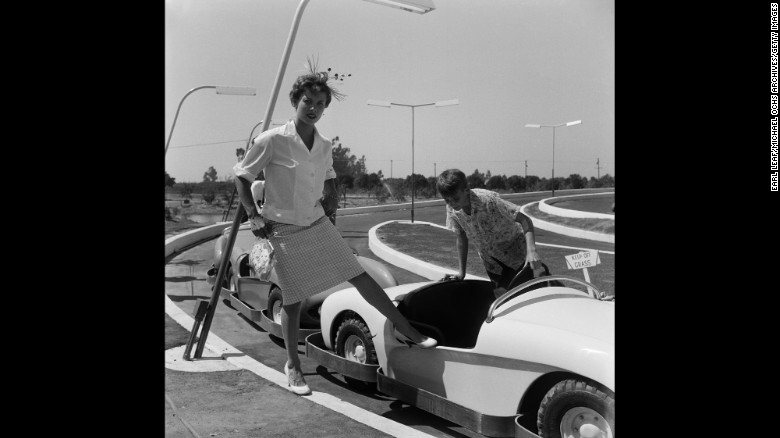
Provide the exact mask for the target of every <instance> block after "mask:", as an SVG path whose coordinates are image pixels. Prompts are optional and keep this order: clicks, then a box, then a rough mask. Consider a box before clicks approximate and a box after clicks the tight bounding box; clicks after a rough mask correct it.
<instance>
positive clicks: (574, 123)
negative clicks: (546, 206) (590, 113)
mask: <svg viewBox="0 0 780 438" xmlns="http://www.w3.org/2000/svg"><path fill="white" fill-rule="evenodd" d="M580 123H582V120H575V121H573V122H566V123H559V124H557V125H536V124H528V125H525V127H526V128H552V130H553V143H552V197H553V198H554V197H555V128H560V127H562V126H572V125H579V124H580Z"/></svg>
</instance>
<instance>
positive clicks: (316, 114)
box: [233, 69, 436, 395]
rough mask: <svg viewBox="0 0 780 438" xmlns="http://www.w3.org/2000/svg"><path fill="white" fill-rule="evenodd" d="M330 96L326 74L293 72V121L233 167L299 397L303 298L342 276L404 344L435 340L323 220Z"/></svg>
mask: <svg viewBox="0 0 780 438" xmlns="http://www.w3.org/2000/svg"><path fill="white" fill-rule="evenodd" d="M313 70H315V69H313ZM332 97H336V98H337V99H340V98H341V97H342V95H341V94H340V93H339V92H338V91H336V90H335V89H333V88H332V87H330V86H329V85H328V74H327V73H325V72H319V73H318V72H314V71H312V73H310V74H306V75H302V76H300V77H298V79H297V80H296V81H295V83H294V84H293V87H292V90H291V91H290V103H291V104H292V106H293V107H294V108H295V112H296V113H295V119H293V120H290V121H289V122H287V124H286V125H284V126H280V127H278V128H274V129H270V130H268V131H265V132H263V133H262V134H260V135H259V136H257V137H256V138H255V139H254V140H253V147H252V148H251V149H250V150H249V151H248V152H247V154H246V156H245V157H244V159H243V161H241V162H240V163H238V164H236V165H235V166H234V167H233V171H234V173H235V175H236V176H237V177H238V178H236V187H237V190H238V194H239V197H240V199H241V203H242V204H243V206H244V208H245V209H246V212H247V214H248V216H249V218H250V222H251V229H252V232H253V233H254V234H255V235H256V236H259V237H263V238H268V240H269V241H270V242H271V244H272V245H273V247H274V257H275V265H274V266H275V269H276V274H277V277H278V282H279V286H280V287H281V290H282V295H283V299H282V301H283V305H282V335H283V337H284V343H285V347H286V349H287V362H286V363H285V365H284V373H285V375H286V376H287V381H288V386H289V387H290V389H291V390H292V391H293V392H294V393H296V394H299V395H304V394H308V393H309V392H311V391H310V389H309V386H308V385H307V384H306V381H305V380H304V378H303V373H302V371H301V362H300V359H299V357H298V327H299V320H300V315H299V313H300V306H301V301H303V300H304V299H306V298H308V297H310V296H312V295H314V294H316V293H319V292H322V291H323V290H326V289H328V288H330V287H333V286H335V285H337V284H339V283H342V282H344V281H349V282H350V283H351V284H352V285H353V286H355V288H357V290H358V291H359V292H360V295H361V296H362V297H363V298H364V299H365V300H366V301H367V302H368V303H369V304H371V305H372V306H374V307H375V308H376V309H377V310H378V311H380V312H381V313H382V314H383V315H385V316H386V317H387V318H388V319H389V320H390V321H391V322H392V323H393V324H394V325H395V326H396V328H397V330H398V332H399V333H400V334H402V335H403V336H406V338H407V339H405V340H403V342H407V343H409V344H414V345H417V346H419V347H422V348H431V347H434V346H435V345H436V340H435V339H433V338H429V337H426V336H423V335H422V334H421V333H420V332H419V331H417V330H416V329H415V328H414V327H412V325H411V324H410V323H409V321H408V320H407V319H406V318H404V317H403V315H401V313H400V312H399V311H398V309H396V307H395V306H394V305H393V303H392V301H390V298H388V296H387V295H386V294H385V292H384V290H382V288H381V287H380V286H379V285H378V284H377V283H376V281H374V279H373V278H371V277H370V276H369V275H368V274H367V273H366V272H365V270H363V268H362V266H361V265H360V263H358V261H357V260H356V259H355V256H354V255H353V254H352V251H351V250H350V248H349V246H348V245H347V244H346V243H345V242H344V240H343V239H342V238H341V235H340V234H339V232H338V230H337V229H336V227H335V226H334V225H333V224H332V223H331V221H330V220H328V216H330V215H332V214H333V213H335V211H336V209H337V208H338V194H337V192H336V184H335V178H336V173H335V172H334V171H333V167H332V166H333V156H332V153H331V148H332V145H331V143H330V141H328V140H326V139H325V138H324V137H323V136H321V135H320V133H319V132H318V131H317V129H316V128H315V124H316V123H317V122H318V121H319V120H320V118H321V117H322V115H323V111H324V110H325V108H327V107H328V106H329V105H330V101H331V98H332ZM260 171H264V173H265V204H264V205H263V216H262V217H261V216H260V214H259V212H258V211H257V208H256V207H255V204H254V202H253V199H252V195H251V190H250V187H251V183H252V181H254V179H255V178H256V176H257V175H258V174H259V173H260ZM323 193H324V196H323Z"/></svg>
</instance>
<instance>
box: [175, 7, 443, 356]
mask: <svg viewBox="0 0 780 438" xmlns="http://www.w3.org/2000/svg"><path fill="white" fill-rule="evenodd" d="M365 1H370V2H372V3H378V4H381V5H385V6H390V7H393V8H399V9H403V10H405V11H409V12H414V13H417V14H425V13H427V12H430V11H432V10H434V9H435V7H434V5H433V1H432V0H365ZM308 3H309V0H301V2H300V3H299V4H298V9H296V11H295V16H294V17H293V22H292V25H291V26H290V33H289V34H288V36H287V43H285V46H284V51H283V52H282V60H281V62H280V63H279V70H278V71H277V72H276V79H275V80H274V86H273V89H272V91H271V98H270V99H269V100H268V106H267V107H266V110H265V117H263V122H262V123H263V129H262V130H261V131H260V132H265V131H266V130H268V126H269V125H270V123H271V117H272V116H273V110H274V106H275V105H276V98H277V97H278V96H279V88H280V87H281V85H282V78H283V77H284V71H285V70H286V69H287V61H288V60H289V59H290V52H291V51H292V46H293V42H294V41H295V34H296V33H297V32H298V24H299V23H300V22H301V16H302V15H303V10H304V9H305V8H306V4H308ZM243 212H244V205H243V204H241V203H240V202H239V203H238V208H237V209H236V217H235V219H233V226H232V227H231V229H230V237H229V238H228V241H227V243H226V244H225V248H224V249H223V251H222V254H223V257H222V260H220V263H219V269H218V270H217V277H216V278H215V279H214V289H213V291H212V293H211V301H210V302H209V307H208V310H207V311H206V314H205V315H204V320H203V328H202V329H201V335H200V338H199V339H198V346H197V348H196V349H195V355H194V356H195V358H200V357H201V355H202V354H203V348H204V347H205V346H206V338H207V337H208V333H209V329H210V328H211V321H212V319H213V318H214V311H215V310H216V307H217V303H218V302H219V297H220V294H221V292H222V291H221V289H222V281H223V279H224V278H225V272H226V270H227V265H228V261H229V259H230V257H229V256H228V255H229V254H230V252H231V251H233V244H235V242H236V235H237V234H238V227H239V226H240V225H241V216H242V215H243ZM196 324H197V322H196ZM192 342H194V340H192V339H191V340H190V342H188V343H187V347H186V348H185V350H184V360H190V358H189V354H190V350H191V349H192Z"/></svg>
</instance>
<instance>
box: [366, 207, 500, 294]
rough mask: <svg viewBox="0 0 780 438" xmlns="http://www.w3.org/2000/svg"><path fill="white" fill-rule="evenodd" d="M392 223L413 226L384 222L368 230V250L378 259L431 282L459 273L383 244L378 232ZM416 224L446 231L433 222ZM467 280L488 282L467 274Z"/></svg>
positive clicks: (404, 222)
mask: <svg viewBox="0 0 780 438" xmlns="http://www.w3.org/2000/svg"><path fill="white" fill-rule="evenodd" d="M391 222H398V223H401V224H410V225H411V224H412V222H411V221H387V222H382V223H381V224H377V225H375V226H373V227H372V228H371V229H370V230H368V249H370V250H371V251H372V252H373V253H374V254H375V255H376V256H377V257H379V258H381V259H382V260H384V261H386V262H387V263H390V264H392V265H395V266H398V267H400V268H403V269H406V270H407V271H411V272H414V273H415V274H417V275H420V276H422V277H425V278H427V279H429V280H441V279H442V277H444V275H446V274H457V273H458V272H457V271H454V270H452V269H449V268H443V267H441V266H437V265H434V264H432V263H428V262H424V261H422V260H418V259H416V258H413V257H410V256H408V255H406V254H404V253H402V252H398V251H396V250H394V249H392V248H390V247H389V246H387V245H385V244H384V243H382V241H381V240H380V239H379V237H377V235H376V230H377V229H378V228H379V227H381V226H382V225H387V224H389V223H391ZM414 224H425V225H431V226H434V227H439V228H443V229H446V228H444V227H442V226H441V225H437V224H434V223H431V222H420V221H415V222H414ZM466 278H467V279H475V280H487V278H483V277H477V276H476V275H471V274H466Z"/></svg>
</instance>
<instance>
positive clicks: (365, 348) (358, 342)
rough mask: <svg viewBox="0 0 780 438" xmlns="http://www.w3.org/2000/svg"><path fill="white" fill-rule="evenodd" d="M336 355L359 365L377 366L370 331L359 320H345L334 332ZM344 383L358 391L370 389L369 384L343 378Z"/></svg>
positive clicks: (346, 377)
mask: <svg viewBox="0 0 780 438" xmlns="http://www.w3.org/2000/svg"><path fill="white" fill-rule="evenodd" d="M336 354H338V355H339V356H341V357H343V358H345V359H347V360H349V361H352V362H358V363H361V364H367V365H375V364H377V363H378V362H377V358H376V349H375V348H374V340H373V336H372V335H371V331H370V330H369V329H368V326H367V325H366V323H365V322H363V321H361V320H360V319H359V318H347V319H345V320H344V322H342V323H341V325H340V326H339V328H338V330H337V331H336ZM344 381H345V382H347V384H349V385H350V386H353V387H356V388H358V389H364V390H365V389H371V386H372V385H371V384H368V383H366V382H362V381H360V380H356V379H353V378H351V377H348V376H344Z"/></svg>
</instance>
